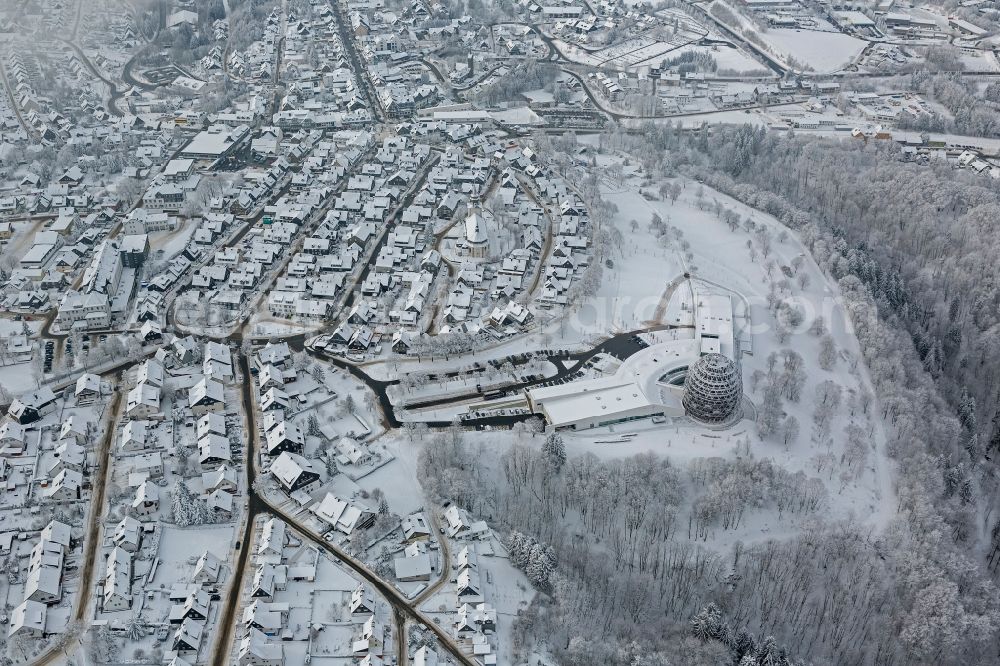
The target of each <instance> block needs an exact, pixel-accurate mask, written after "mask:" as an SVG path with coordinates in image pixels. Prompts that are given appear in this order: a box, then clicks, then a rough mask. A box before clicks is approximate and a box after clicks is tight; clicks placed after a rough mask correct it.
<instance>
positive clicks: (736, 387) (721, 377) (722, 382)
mask: <svg viewBox="0 0 1000 666" xmlns="http://www.w3.org/2000/svg"><path fill="white" fill-rule="evenodd" d="M742 398H743V378H742V377H741V376H740V368H739V366H738V365H736V364H735V363H734V362H733V361H732V360H730V359H728V358H726V357H725V356H723V355H722V354H705V355H704V356H702V357H701V358H699V359H698V360H697V361H695V362H694V364H693V365H692V366H691V367H690V369H688V372H687V377H686V378H685V380H684V398H683V399H682V402H683V403H684V410H685V411H686V412H687V413H688V415H689V416H691V417H693V418H695V419H698V420H699V421H707V422H711V423H718V422H720V421H725V420H727V419H729V418H730V417H731V416H732V415H733V414H734V413H735V412H736V410H737V409H738V408H739V406H740V400H741V399H742Z"/></svg>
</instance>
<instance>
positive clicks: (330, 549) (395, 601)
mask: <svg viewBox="0 0 1000 666" xmlns="http://www.w3.org/2000/svg"><path fill="white" fill-rule="evenodd" d="M237 356H238V359H239V365H240V372H241V374H242V375H243V391H242V399H243V409H244V411H245V414H246V420H247V423H248V425H249V433H248V440H247V447H248V452H247V460H246V470H247V492H248V495H249V498H250V504H249V508H248V511H247V516H246V524H245V527H244V532H243V537H242V540H241V542H240V551H239V556H238V558H237V562H236V568H235V570H234V573H233V577H232V580H231V581H230V589H229V594H228V595H227V598H226V604H225V606H224V607H223V610H222V613H221V614H220V615H219V623H220V624H221V626H222V630H221V633H220V636H219V639H218V641H217V643H216V646H215V650H214V654H213V655H212V657H211V661H210V663H211V664H213V666H226V664H228V663H229V654H230V652H231V650H232V646H233V637H234V634H235V630H236V627H235V615H236V611H237V608H238V605H239V604H238V602H239V600H240V597H241V596H242V591H243V588H244V580H245V578H246V575H247V564H248V561H249V554H250V550H251V546H252V537H253V528H254V523H255V521H256V518H257V517H258V516H259V515H261V514H262V513H269V514H271V515H274V516H276V517H278V518H280V519H281V520H283V521H284V522H285V523H287V524H288V526H289V527H291V528H292V529H294V530H295V531H297V532H299V533H300V534H301V535H302V536H304V537H305V538H306V539H308V540H309V541H311V542H312V543H313V544H314V545H315V546H317V547H318V548H321V549H322V550H324V551H326V552H327V553H328V554H330V555H332V556H333V557H334V558H335V561H337V562H338V563H339V564H342V565H344V566H346V567H347V568H349V569H351V570H352V571H353V572H354V573H355V574H357V575H358V576H360V577H361V578H363V579H364V580H365V581H367V582H368V583H369V584H370V585H372V586H373V587H374V588H375V589H376V590H377V591H378V592H379V594H381V595H382V597H383V598H384V599H385V600H386V601H387V602H388V603H389V605H390V606H391V607H392V609H393V614H394V616H395V617H396V619H397V634H396V636H397V641H399V640H400V639H401V638H405V632H404V631H403V627H405V621H404V622H400V621H399V620H400V618H408V619H411V620H415V621H416V622H419V623H420V624H422V625H424V626H426V627H427V629H429V630H430V631H432V632H433V633H434V634H435V635H436V636H437V638H438V642H439V643H440V644H441V646H442V647H443V648H444V649H445V650H446V651H447V652H449V653H450V654H451V655H452V657H453V658H454V659H455V660H456V661H458V663H460V664H462V665H463V666H479V665H478V664H477V663H476V661H474V660H473V659H471V658H470V657H468V656H466V654H465V653H464V652H463V651H462V649H461V647H460V646H459V645H458V644H457V643H456V642H455V640H454V638H452V637H451V635H450V634H448V633H447V632H446V631H445V630H444V629H442V628H441V627H440V626H438V625H437V624H436V623H435V622H434V621H433V620H432V619H431V618H430V617H428V616H426V615H425V614H424V613H423V612H422V611H420V610H419V608H417V607H415V604H414V602H411V601H410V600H408V599H407V598H406V597H404V596H403V594H402V593H401V592H400V591H399V590H397V589H396V588H395V587H393V586H392V585H390V584H389V583H387V582H386V581H384V580H383V579H382V578H381V577H379V576H378V575H377V574H376V573H375V572H373V571H372V570H371V569H369V568H368V566H367V565H366V564H364V563H363V562H361V561H360V560H358V559H356V558H354V557H353V556H351V555H350V554H348V553H347V552H346V551H344V550H342V549H341V548H340V547H339V546H335V545H334V544H332V543H330V542H328V541H327V540H326V539H324V538H323V537H322V535H320V534H317V533H316V532H315V531H314V530H312V529H311V528H309V527H308V526H306V525H303V524H302V523H300V522H299V521H298V519H297V518H295V517H294V516H292V515H290V514H289V513H287V512H286V511H285V510H284V509H282V508H281V507H279V506H277V505H275V504H274V503H273V502H271V501H270V500H268V499H267V498H266V497H263V496H262V494H259V493H258V491H257V490H256V489H255V488H254V481H255V480H256V476H257V470H256V460H257V451H258V450H259V436H258V429H257V422H256V419H255V418H254V414H255V403H254V399H253V389H252V384H251V382H252V381H253V380H252V379H251V375H250V362H249V359H248V357H247V355H246V354H245V353H243V352H237ZM397 647H399V648H400V649H401V650H403V649H405V647H404V645H400V646H397ZM404 654H405V652H404Z"/></svg>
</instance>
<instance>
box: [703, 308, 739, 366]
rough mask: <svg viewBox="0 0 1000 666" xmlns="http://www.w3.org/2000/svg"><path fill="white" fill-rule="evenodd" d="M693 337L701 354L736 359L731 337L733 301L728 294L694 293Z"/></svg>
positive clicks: (733, 341) (734, 346) (732, 337)
mask: <svg viewBox="0 0 1000 666" xmlns="http://www.w3.org/2000/svg"><path fill="white" fill-rule="evenodd" d="M694 302H695V305H694V324H695V332H696V333H695V335H696V337H697V338H698V340H699V341H700V342H701V353H702V354H722V355H723V356H727V357H729V358H732V359H735V358H736V345H735V340H734V336H733V299H732V297H731V296H729V295H728V294H716V293H711V292H706V291H695V294H694Z"/></svg>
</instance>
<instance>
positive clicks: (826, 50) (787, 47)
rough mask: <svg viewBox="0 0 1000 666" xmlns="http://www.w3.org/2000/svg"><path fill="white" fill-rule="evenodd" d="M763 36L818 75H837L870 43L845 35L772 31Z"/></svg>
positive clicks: (794, 30) (779, 29)
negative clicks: (833, 73) (834, 73)
mask: <svg viewBox="0 0 1000 666" xmlns="http://www.w3.org/2000/svg"><path fill="white" fill-rule="evenodd" d="M761 36H762V37H763V38H764V39H765V40H766V41H767V42H768V43H770V44H771V45H773V46H774V48H775V50H776V51H777V52H778V53H783V54H785V55H786V56H791V57H792V58H795V60H796V61H797V62H798V63H800V64H802V65H808V66H809V67H812V68H813V70H815V71H816V72H818V73H821V74H822V73H826V72H835V71H837V70H839V69H842V68H843V67H844V66H845V65H847V64H848V63H850V62H851V61H852V60H854V58H856V57H857V56H858V55H859V54H860V53H861V51H862V50H864V48H865V46H867V44H868V43H867V42H865V41H862V40H860V39H858V38H856V37H851V36H850V35H845V34H844V33H842V32H825V31H817V30H797V29H794V28H772V29H771V30H768V31H767V32H765V33H761Z"/></svg>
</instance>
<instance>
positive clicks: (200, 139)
mask: <svg viewBox="0 0 1000 666" xmlns="http://www.w3.org/2000/svg"><path fill="white" fill-rule="evenodd" d="M248 136H250V128H249V127H247V126H246V125H240V126H238V127H227V126H226V125H212V126H211V127H209V128H208V129H206V130H204V131H202V132H198V134H196V135H195V136H194V138H193V139H191V141H190V142H188V144H187V145H186V146H184V148H183V149H181V152H180V155H181V156H182V157H190V158H192V159H198V160H217V159H220V158H223V157H226V156H228V155H229V154H231V153H232V152H233V151H235V150H236V149H237V148H238V147H239V146H240V144H242V143H243V141H244V139H246V138H247V137H248Z"/></svg>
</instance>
